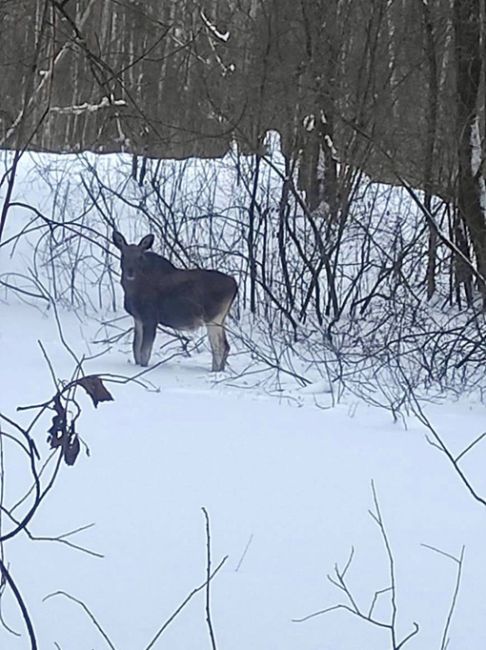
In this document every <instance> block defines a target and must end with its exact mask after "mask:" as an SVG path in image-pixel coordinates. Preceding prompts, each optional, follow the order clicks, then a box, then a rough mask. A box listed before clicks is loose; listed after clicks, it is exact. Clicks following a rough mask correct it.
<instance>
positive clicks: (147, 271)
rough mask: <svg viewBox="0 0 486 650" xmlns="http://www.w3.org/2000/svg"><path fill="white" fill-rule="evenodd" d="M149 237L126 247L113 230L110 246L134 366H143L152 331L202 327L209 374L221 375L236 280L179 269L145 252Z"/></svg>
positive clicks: (148, 354) (147, 358)
mask: <svg viewBox="0 0 486 650" xmlns="http://www.w3.org/2000/svg"><path fill="white" fill-rule="evenodd" d="M154 239H155V237H154V235H153V234H149V235H145V237H142V239H141V240H140V242H139V243H138V244H128V243H127V241H126V239H125V237H124V236H123V235H122V234H121V233H120V232H118V231H117V230H114V231H113V243H114V245H115V246H116V247H117V248H118V250H119V251H120V252H121V285H122V288H123V292H124V308H125V310H126V311H127V312H128V313H129V314H130V315H131V316H132V317H133V320H134V336H133V356H134V359H135V363H136V364H138V365H141V366H148V365H149V362H150V357H151V354H152V348H153V344H154V340H155V334H156V330H157V325H158V324H161V325H165V326H166V327H170V328H172V329H175V330H194V329H197V328H198V327H200V326H202V325H205V326H206V329H207V333H208V337H209V343H210V346H211V352H212V368H211V370H212V371H213V372H219V371H222V370H224V369H225V366H226V361H227V358H228V354H229V351H230V346H229V343H228V340H227V338H226V333H225V327H224V322H225V319H226V317H227V315H228V312H229V310H230V308H231V305H232V304H233V302H234V299H235V297H236V294H237V291H238V285H237V282H236V280H235V279H234V278H233V277H232V276H230V275H226V273H222V272H221V271H215V270H209V269H207V270H203V269H180V268H176V267H175V266H174V265H173V264H172V262H170V261H169V260H167V259H165V257H162V256H161V255H158V254H157V253H154V252H152V251H150V250H149V249H150V248H152V245H153V243H154Z"/></svg>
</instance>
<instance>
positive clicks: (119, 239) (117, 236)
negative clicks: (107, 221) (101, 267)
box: [113, 230, 128, 250]
mask: <svg viewBox="0 0 486 650" xmlns="http://www.w3.org/2000/svg"><path fill="white" fill-rule="evenodd" d="M113 243H114V244H115V246H116V247H117V248H119V249H120V250H122V249H123V248H125V246H128V244H127V240H126V239H125V237H124V236H123V235H122V234H121V232H118V230H114V231H113Z"/></svg>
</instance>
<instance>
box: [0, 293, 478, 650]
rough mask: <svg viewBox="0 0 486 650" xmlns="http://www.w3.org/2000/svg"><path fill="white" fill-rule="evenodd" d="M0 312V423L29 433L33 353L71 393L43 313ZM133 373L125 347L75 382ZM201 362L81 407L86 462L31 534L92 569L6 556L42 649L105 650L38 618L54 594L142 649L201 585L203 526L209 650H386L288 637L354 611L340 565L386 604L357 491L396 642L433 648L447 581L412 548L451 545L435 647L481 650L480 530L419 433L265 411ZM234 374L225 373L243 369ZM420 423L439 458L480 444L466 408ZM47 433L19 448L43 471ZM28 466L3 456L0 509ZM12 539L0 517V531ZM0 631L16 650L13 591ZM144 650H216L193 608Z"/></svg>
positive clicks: (424, 553) (205, 358)
mask: <svg viewBox="0 0 486 650" xmlns="http://www.w3.org/2000/svg"><path fill="white" fill-rule="evenodd" d="M0 309H1V328H0V348H1V350H2V363H1V366H0V386H1V410H2V412H3V413H5V414H6V415H8V416H9V417H12V418H15V419H17V420H18V421H23V422H26V421H27V420H28V419H29V418H30V417H31V414H29V413H28V412H21V413H16V412H15V408H16V406H18V405H22V404H34V403H37V402H42V401H44V400H45V399H47V398H48V397H49V396H50V395H51V394H52V392H53V386H52V382H51V379H50V374H49V370H48V368H47V364H46V363H45V361H44V357H43V355H42V352H41V349H40V347H39V344H38V340H40V341H41V342H42V344H43V346H44V348H45V350H46V351H47V353H48V355H49V358H50V360H51V362H52V364H53V366H54V368H55V370H56V374H57V375H58V377H59V378H69V377H70V375H71V373H72V370H73V366H74V361H73V359H72V358H71V356H70V354H69V353H68V352H67V351H66V349H65V348H64V347H63V346H62V345H61V343H60V342H59V334H58V329H57V325H56V323H55V319H54V318H53V315H52V313H51V314H46V313H42V312H41V311H40V310H37V309H34V308H33V307H31V306H28V305H22V304H19V303H18V302H17V301H15V300H13V301H12V302H11V303H10V304H7V303H2V304H1V305H0ZM60 318H61V321H62V325H63V332H64V336H65V338H66V341H67V342H68V343H69V345H70V346H71V347H72V348H73V350H74V351H75V353H76V354H77V355H78V356H82V355H83V354H88V352H90V351H91V352H92V351H93V345H92V343H91V344H90V341H91V340H92V338H93V337H94V332H95V330H96V326H95V324H93V323H90V322H89V321H88V322H83V323H81V322H80V321H79V320H78V319H77V318H76V317H75V315H73V314H72V313H61V314H60ZM159 336H160V338H159V339H158V343H159V344H161V343H162V339H163V336H162V335H159ZM95 347H96V346H95ZM129 359H130V355H129V353H128V351H127V349H126V346H125V345H120V346H119V347H118V348H117V346H115V347H114V348H113V349H111V350H110V351H109V352H108V353H107V354H105V355H102V356H101V357H99V358H97V359H94V360H92V361H89V362H87V363H86V367H85V369H86V371H87V372H103V373H113V374H117V375H120V374H122V375H127V376H130V375H132V374H134V372H135V368H134V367H133V366H132V365H131V363H130V361H129ZM230 360H231V359H230ZM209 361H210V356H209V352H208V351H207V350H206V349H203V350H202V351H201V352H199V353H195V354H193V356H191V357H190V358H186V357H177V358H175V359H174V360H173V361H169V362H167V363H166V364H163V365H161V366H159V367H158V368H156V369H155V370H153V371H152V372H151V373H149V374H148V375H147V376H146V379H147V380H149V381H150V382H151V384H153V386H155V387H157V388H158V389H159V390H158V391H154V390H151V389H147V388H144V387H142V386H140V385H137V384H134V383H129V384H110V385H109V389H110V391H111V392H112V394H113V397H114V401H113V402H108V403H104V404H101V405H99V407H98V408H97V409H96V410H95V409H94V408H93V407H92V405H91V404H90V403H89V401H88V399H87V398H81V400H82V405H83V413H82V416H81V418H80V422H79V426H78V428H79V430H80V432H81V435H82V437H83V439H84V440H85V442H86V443H87V444H88V445H89V448H90V452H91V454H90V456H89V457H88V456H86V455H85V454H84V453H82V454H81V455H80V457H79V459H78V461H77V462H76V464H75V466H74V467H66V466H63V467H62V472H61V475H60V476H59V478H58V480H57V483H56V485H55V487H54V489H53V491H52V492H51V493H50V494H49V495H48V496H47V498H46V500H45V502H44V503H43V505H42V506H41V508H40V510H39V512H38V513H37V515H36V517H35V519H34V522H33V524H32V525H31V532H32V533H33V534H34V535H36V536H47V537H52V536H57V535H61V534H63V533H65V532H68V531H70V530H73V529H76V528H78V527H80V526H83V525H86V524H90V523H95V524H96V525H95V526H94V527H92V528H90V529H88V530H86V531H84V532H81V533H79V534H78V535H75V536H74V537H73V538H69V539H71V541H73V542H76V543H78V544H80V545H82V546H85V547H87V548H89V549H92V550H94V551H96V552H98V553H101V554H103V555H104V557H103V558H97V557H93V556H90V555H87V554H85V553H82V552H80V551H76V550H74V549H72V548H69V547H67V546H65V545H62V544H60V543H59V542H48V541H31V540H28V539H27V538H26V537H25V536H22V535H21V536H17V537H15V538H14V539H12V540H11V541H9V542H7V543H6V544H5V547H4V552H5V557H6V560H7V562H8V565H9V567H10V570H11V573H12V575H13V576H14V577H15V579H16V581H17V583H18V586H19V588H20V590H21V592H22V594H23V596H24V598H25V600H26V602H27V604H28V607H29V610H30V613H31V616H32V619H33V622H34V626H35V630H36V633H37V635H38V638H39V647H40V648H42V649H44V648H53V647H60V648H62V649H63V650H65V649H67V648H69V649H73V650H76V649H79V650H84V649H87V648H103V647H108V644H107V642H106V641H105V640H103V638H102V636H101V635H100V633H99V632H98V631H97V630H96V628H95V626H94V625H93V623H92V622H91V621H90V619H89V617H88V616H87V614H86V613H85V612H84V611H83V610H82V608H81V607H80V606H79V605H78V604H76V603H75V602H73V601H71V600H69V599H67V598H66V597H65V596H63V595H57V596H53V597H51V598H49V599H47V600H45V601H44V600H43V599H44V598H45V597H46V596H47V595H49V594H52V593H54V592H56V591H59V590H62V591H65V592H67V593H69V594H70V595H72V596H74V597H76V598H78V599H80V600H82V601H83V602H84V603H85V604H86V605H87V606H88V607H89V608H90V610H91V611H92V613H93V614H94V615H95V616H96V618H97V620H98V622H99V623H100V624H101V625H102V627H103V629H104V630H105V631H106V633H107V634H108V636H109V637H110V639H111V642H112V643H113V645H114V646H115V647H116V648H117V650H134V649H141V650H142V649H144V648H146V647H147V646H148V644H149V642H150V641H151V639H152V638H153V637H154V635H155V634H156V632H157V630H158V629H159V627H160V626H161V625H162V624H163V623H164V622H165V621H166V620H167V619H168V618H169V617H170V616H171V614H172V613H173V612H174V611H175V610H176V609H177V607H178V606H179V605H180V604H181V603H182V602H183V601H184V599H185V598H186V596H187V595H188V594H190V592H191V591H192V590H193V589H194V588H195V587H197V586H199V585H200V584H202V583H203V582H204V579H205V572H206V534H205V520H204V517H203V513H202V511H201V508H202V507H204V508H206V510H207V512H208V514H209V517H210V524H211V552H212V563H213V568H214V567H215V566H216V565H217V564H218V563H219V561H220V560H221V559H222V558H223V556H225V555H228V556H229V557H228V560H227V561H226V563H225V564H224V565H223V567H222V569H221V570H220V572H219V573H218V574H217V575H216V576H215V578H214V580H213V582H212V583H211V613H212V623H213V627H214V631H215V636H216V642H217V647H218V648H221V649H224V648H231V649H234V650H247V649H248V648H252V649H255V650H259V649H262V650H268V649H269V648H275V649H277V648H278V649H279V650H304V649H305V650H317V649H318V648H329V649H330V650H382V649H383V650H388V649H389V648H391V647H392V646H391V644H390V637H389V634H388V632H387V630H386V629H383V628H379V627H377V626H373V625H371V624H369V623H367V622H365V621H362V620H360V619H359V618H358V617H355V616H353V615H352V614H350V613H348V612H346V611H344V610H341V611H339V610H337V611H331V612H329V613H327V614H324V615H322V616H318V617H315V618H313V619H310V620H308V621H306V622H302V623H297V622H293V620H292V619H296V618H301V617H305V616H306V615H308V614H312V613H313V612H316V611H318V610H322V609H325V608H327V607H331V606H333V605H336V604H339V603H343V604H349V603H348V601H347V600H346V597H345V595H344V594H343V593H341V592H340V591H339V590H338V589H337V588H335V587H333V585H332V584H330V582H329V581H328V580H327V579H326V574H327V573H331V574H332V573H333V571H334V566H335V564H336V563H337V564H338V565H339V567H341V568H343V567H344V566H345V564H346V561H347V559H348V557H349V554H350V551H351V548H352V547H354V549H355V553H354V558H353V561H352V564H351V566H350V568H349V570H348V573H347V578H348V581H349V586H350V589H351V590H352V593H353V595H354V597H355V598H356V601H357V602H358V604H359V606H360V607H362V608H363V610H365V611H368V609H369V607H370V605H371V602H372V599H373V596H374V594H375V592H376V591H378V590H381V589H383V588H385V587H387V586H389V583H390V578H389V562H388V557H387V554H386V549H385V546H384V543H383V539H382V537H381V535H380V530H379V528H378V526H377V524H376V523H375V522H374V521H373V519H372V517H371V516H370V514H369V512H368V510H369V509H371V510H374V504H373V495H372V489H371V481H372V480H373V481H374V485H375V489H376V494H377V497H378V501H379V506H380V511H381V515H382V517H383V522H384V525H385V528H386V531H387V534H388V537H389V541H390V546H391V549H392V552H393V557H394V562H395V573H396V576H395V578H396V604H397V610H398V614H397V634H398V639H399V640H400V639H402V638H403V637H405V636H406V635H407V634H408V633H409V632H410V631H412V629H413V622H414V621H416V622H417V623H418V624H419V626H420V630H419V633H418V634H417V635H416V636H415V637H414V638H413V639H412V640H410V641H409V643H408V644H406V646H405V647H410V648H415V649H417V650H419V649H423V650H431V649H432V648H440V647H441V636H442V633H443V629H444V625H445V622H446V619H447V615H448V611H449V607H450V603H451V599H452V596H453V592H454V585H455V579H456V570H457V566H456V564H455V563H454V562H453V561H452V560H450V559H448V558H446V557H444V556H441V555H438V554H437V553H435V552H433V551H431V550H429V549H428V548H426V547H424V546H422V544H427V545H431V546H434V547H437V548H439V549H441V550H443V551H444V552H446V553H449V554H452V555H454V556H459V554H460V551H461V547H462V545H465V547H466V548H465V556H464V564H463V574H462V580H461V585H460V590H459V594H458V599H457V606H456V609H455V612H454V615H453V618H452V621H451V625H450V630H449V633H450V644H449V646H448V648H449V650H466V649H477V648H482V647H485V644H486V623H485V621H486V616H485V614H486V605H485V602H486V599H485V596H486V544H485V539H486V536H485V533H486V511H485V508H483V507H482V506H480V505H479V504H478V503H476V502H475V501H473V500H472V498H471V496H470V495H469V494H468V492H467V490H466V489H465V487H464V485H463V484H462V483H461V481H460V480H459V479H458V477H457V475H456V474H455V473H454V472H453V470H452V468H451V466H450V464H449V463H448V462H447V459H446V458H445V456H444V455H443V454H441V453H440V452H439V451H438V450H437V449H435V448H433V447H432V446H431V445H430V444H429V443H428V442H427V441H426V438H425V430H424V428H423V427H422V426H421V425H419V424H418V423H416V422H414V421H412V420H409V421H408V426H407V428H405V427H404V426H403V423H393V422H392V420H391V417H390V415H389V413H387V412H385V411H383V410H378V409H373V408H371V407H368V406H366V405H365V404H362V403H359V402H356V401H354V402H350V401H348V402H346V400H344V402H343V403H341V404H340V405H338V406H336V407H335V408H329V409H322V408H317V407H315V406H314V405H313V404H312V403H311V402H310V401H308V400H307V398H304V399H300V398H299V399H298V400H297V399H294V397H295V395H288V396H287V397H283V398H281V399H280V400H278V399H276V398H272V397H269V396H267V395H265V394H263V393H261V392H260V393H259V392H258V391H257V390H255V389H253V388H249V389H248V390H247V391H245V390H243V389H242V388H234V387H232V386H231V382H230V381H229V380H228V381H225V375H218V376H217V377H214V376H212V375H211V373H209V372H208V368H209ZM231 363H232V365H233V371H234V369H235V365H236V366H237V365H238V364H239V363H241V364H244V363H245V361H244V360H243V359H241V358H238V357H236V358H234V359H233V360H232V361H231ZM229 374H230V373H229ZM149 388H150V387H149ZM309 400H310V398H309ZM427 412H428V414H429V416H430V417H431V419H432V421H433V423H434V425H435V426H436V427H437V429H438V430H439V431H440V433H441V434H442V435H443V437H444V438H445V439H446V440H447V441H448V442H449V443H450V445H451V447H452V448H453V449H454V450H456V449H457V450H458V451H459V450H460V449H462V448H463V447H465V446H466V445H467V444H468V442H469V441H470V440H471V439H472V438H473V437H475V436H476V435H477V434H479V433H481V431H482V429H483V428H484V407H483V406H481V405H476V406H474V405H468V404H467V403H466V402H464V403H455V404H447V405H441V406H440V407H439V406H430V407H428V408H427ZM47 427H48V420H47V419H46V420H42V421H41V422H40V423H39V426H38V427H37V428H36V429H35V433H34V437H35V440H36V442H37V445H38V447H39V449H40V451H41V454H42V456H43V458H45V457H46V456H47V454H48V449H47V445H46V443H45V437H46V429H47ZM485 459H486V449H485V447H484V445H483V446H481V445H478V447H477V448H476V449H475V450H473V451H471V453H470V455H469V456H468V457H466V458H465V461H464V465H463V468H464V470H465V471H466V472H467V474H468V476H470V477H471V480H472V481H473V483H474V485H475V487H476V489H477V490H478V491H479V492H481V493H482V494H486V479H485V475H484V461H485ZM23 465H25V461H24V460H21V457H20V456H19V454H18V453H17V450H16V449H15V446H14V445H9V444H8V441H5V442H4V459H3V467H4V471H5V477H6V496H5V502H12V501H15V500H16V498H19V497H20V496H21V495H22V494H23V492H24V490H25V487H26V485H28V482H27V478H26V475H24V474H25V472H26V469H25V468H24V467H23ZM9 500H10V501H9ZM7 524H8V522H7V520H6V519H5V517H4V518H3V524H2V525H3V530H5V529H6V527H7ZM389 604H390V599H389V597H388V594H386V593H385V594H382V595H381V596H380V597H379V599H378V602H377V604H376V607H375V609H374V613H375V614H376V616H377V617H378V618H379V619H380V620H384V621H389V620H390V615H391V610H390V606H389ZM2 614H3V617H4V619H5V622H6V623H7V624H8V625H9V626H11V627H12V628H13V629H14V630H16V631H18V632H21V633H22V635H23V636H22V637H21V638H17V637H15V636H13V635H11V634H10V633H8V632H7V631H6V630H5V629H4V628H3V627H2V626H0V647H1V648H2V649H4V648H5V649H8V650H10V649H11V650H16V649H17V648H19V649H20V648H25V647H28V643H27V640H26V638H25V634H24V628H23V624H22V620H21V618H20V616H19V614H18V610H17V607H16V605H15V603H14V602H13V598H12V596H11V594H10V593H9V591H8V589H7V590H5V593H4V595H3V597H2ZM55 643H57V644H58V645H57V646H56V645H55ZM154 647H160V648H164V647H165V648H171V649H181V650H188V649H189V648H195V649H196V648H204V647H211V645H210V638H209V633H208V627H207V625H206V621H205V592H204V590H203V591H201V592H199V593H197V594H196V595H195V596H194V597H193V598H192V600H191V601H190V602H189V604H188V605H187V606H186V607H185V608H184V609H183V610H182V612H181V613H180V614H179V615H178V616H177V617H176V618H175V620H174V621H173V622H172V623H171V624H170V625H169V626H168V628H167V629H166V631H165V632H164V634H163V635H162V636H161V638H160V639H159V640H158V642H157V643H156V644H155V646H154Z"/></svg>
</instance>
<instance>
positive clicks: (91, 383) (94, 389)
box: [78, 375, 113, 408]
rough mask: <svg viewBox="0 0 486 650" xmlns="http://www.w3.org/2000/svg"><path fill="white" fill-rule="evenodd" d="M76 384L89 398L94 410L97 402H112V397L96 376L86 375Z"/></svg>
mask: <svg viewBox="0 0 486 650" xmlns="http://www.w3.org/2000/svg"><path fill="white" fill-rule="evenodd" d="M78 384H79V385H80V386H82V387H83V388H84V390H85V391H86V392H87V393H88V395H89V396H90V397H91V399H92V400H93V404H94V406H95V408H96V407H97V406H98V404H99V402H111V401H113V396H112V395H111V393H110V392H109V391H108V390H107V388H106V387H105V385H104V384H103V382H102V381H101V379H100V378H99V377H98V376H97V375H88V376H87V377H82V378H81V379H80V380H79V381H78Z"/></svg>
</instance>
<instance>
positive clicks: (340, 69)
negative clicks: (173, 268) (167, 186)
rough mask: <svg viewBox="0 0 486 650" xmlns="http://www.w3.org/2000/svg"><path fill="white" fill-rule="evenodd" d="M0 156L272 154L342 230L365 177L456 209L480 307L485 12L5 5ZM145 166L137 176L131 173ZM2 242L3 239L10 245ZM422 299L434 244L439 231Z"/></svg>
mask: <svg viewBox="0 0 486 650" xmlns="http://www.w3.org/2000/svg"><path fill="white" fill-rule="evenodd" d="M0 21H1V30H2V39H1V42H0V87H1V90H2V102H1V105H0V146H2V147H3V148H8V149H13V150H15V151H20V150H22V149H23V148H29V149H36V150H43V151H52V152H79V151H94V152H113V151H125V152H130V153H132V154H134V155H136V156H137V157H141V158H142V159H143V158H146V157H150V158H174V157H175V158H187V157H192V156H199V157H220V156H222V155H223V154H224V153H225V152H227V151H228V148H229V147H230V145H231V143H232V142H235V141H236V142H237V143H238V146H239V147H240V150H241V151H243V152H247V153H251V154H253V155H254V156H255V165H256V166H258V164H259V163H258V161H259V159H260V158H261V157H262V156H264V155H265V148H264V146H263V141H264V138H265V134H266V133H267V132H268V131H269V130H275V131H278V132H279V134H280V135H281V143H282V149H283V152H284V154H285V156H286V159H287V160H288V170H287V173H288V175H289V176H290V175H291V174H293V173H295V174H297V175H298V187H299V189H300V190H304V201H305V207H306V209H308V210H309V211H310V213H314V212H316V211H317V213H322V214H323V215H324V216H325V217H326V218H329V220H330V221H333V222H341V223H343V222H345V221H346V219H347V218H348V213H349V203H350V201H351V200H352V198H353V192H354V190H355V187H356V184H355V179H356V174H359V173H361V172H364V173H366V174H367V175H368V176H369V177H371V179H372V180H377V181H384V182H387V183H392V184H397V185H400V184H407V185H409V186H410V187H412V188H419V189H420V190H422V191H423V192H424V207H425V210H426V211H428V212H429V213H430V216H432V217H434V213H433V210H432V197H434V196H435V197H440V198H441V199H443V200H444V201H445V202H446V203H447V206H448V209H449V210H450V213H449V215H448V232H447V237H448V239H449V240H450V242H451V243H452V246H453V248H452V249H451V250H452V251H453V256H454V264H455V269H454V273H455V282H456V283H457V284H458V285H461V286H464V288H465V295H466V299H467V301H468V303H471V302H472V295H473V291H474V287H475V286H477V287H478V288H479V289H481V290H482V293H483V296H484V295H485V294H486V290H485V289H484V283H483V282H482V280H481V277H486V225H485V219H484V211H483V208H482V205H481V196H482V194H483V193H484V180H483V149H484V146H483V136H484V131H485V129H484V90H485V83H484V78H485V70H486V67H485V56H486V54H485V52H486V50H485V48H484V47H483V43H484V38H485V34H484V31H485V9H484V5H483V3H481V2H480V1H479V0H300V1H298V2H295V1H294V0H228V2H224V3H223V2H216V1H215V0H213V1H211V0H197V1H194V0H166V1H164V2H159V0H146V1H144V2H142V1H138V0H110V1H107V2H97V1H96V0H79V1H74V0H18V1H15V2H12V1H10V0H0ZM134 166H135V167H137V168H138V166H137V160H135V161H134ZM0 232H1V230H0ZM428 239H429V253H428V255H429V262H428V271H427V274H428V275H427V278H428V279H427V282H428V290H427V291H428V295H429V297H431V296H432V295H433V294H434V292H435V285H436V282H435V277H436V273H437V268H436V267H437V259H436V250H437V246H438V235H437V232H436V228H435V227H434V224H433V223H432V221H431V220H430V219H429V233H428Z"/></svg>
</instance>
